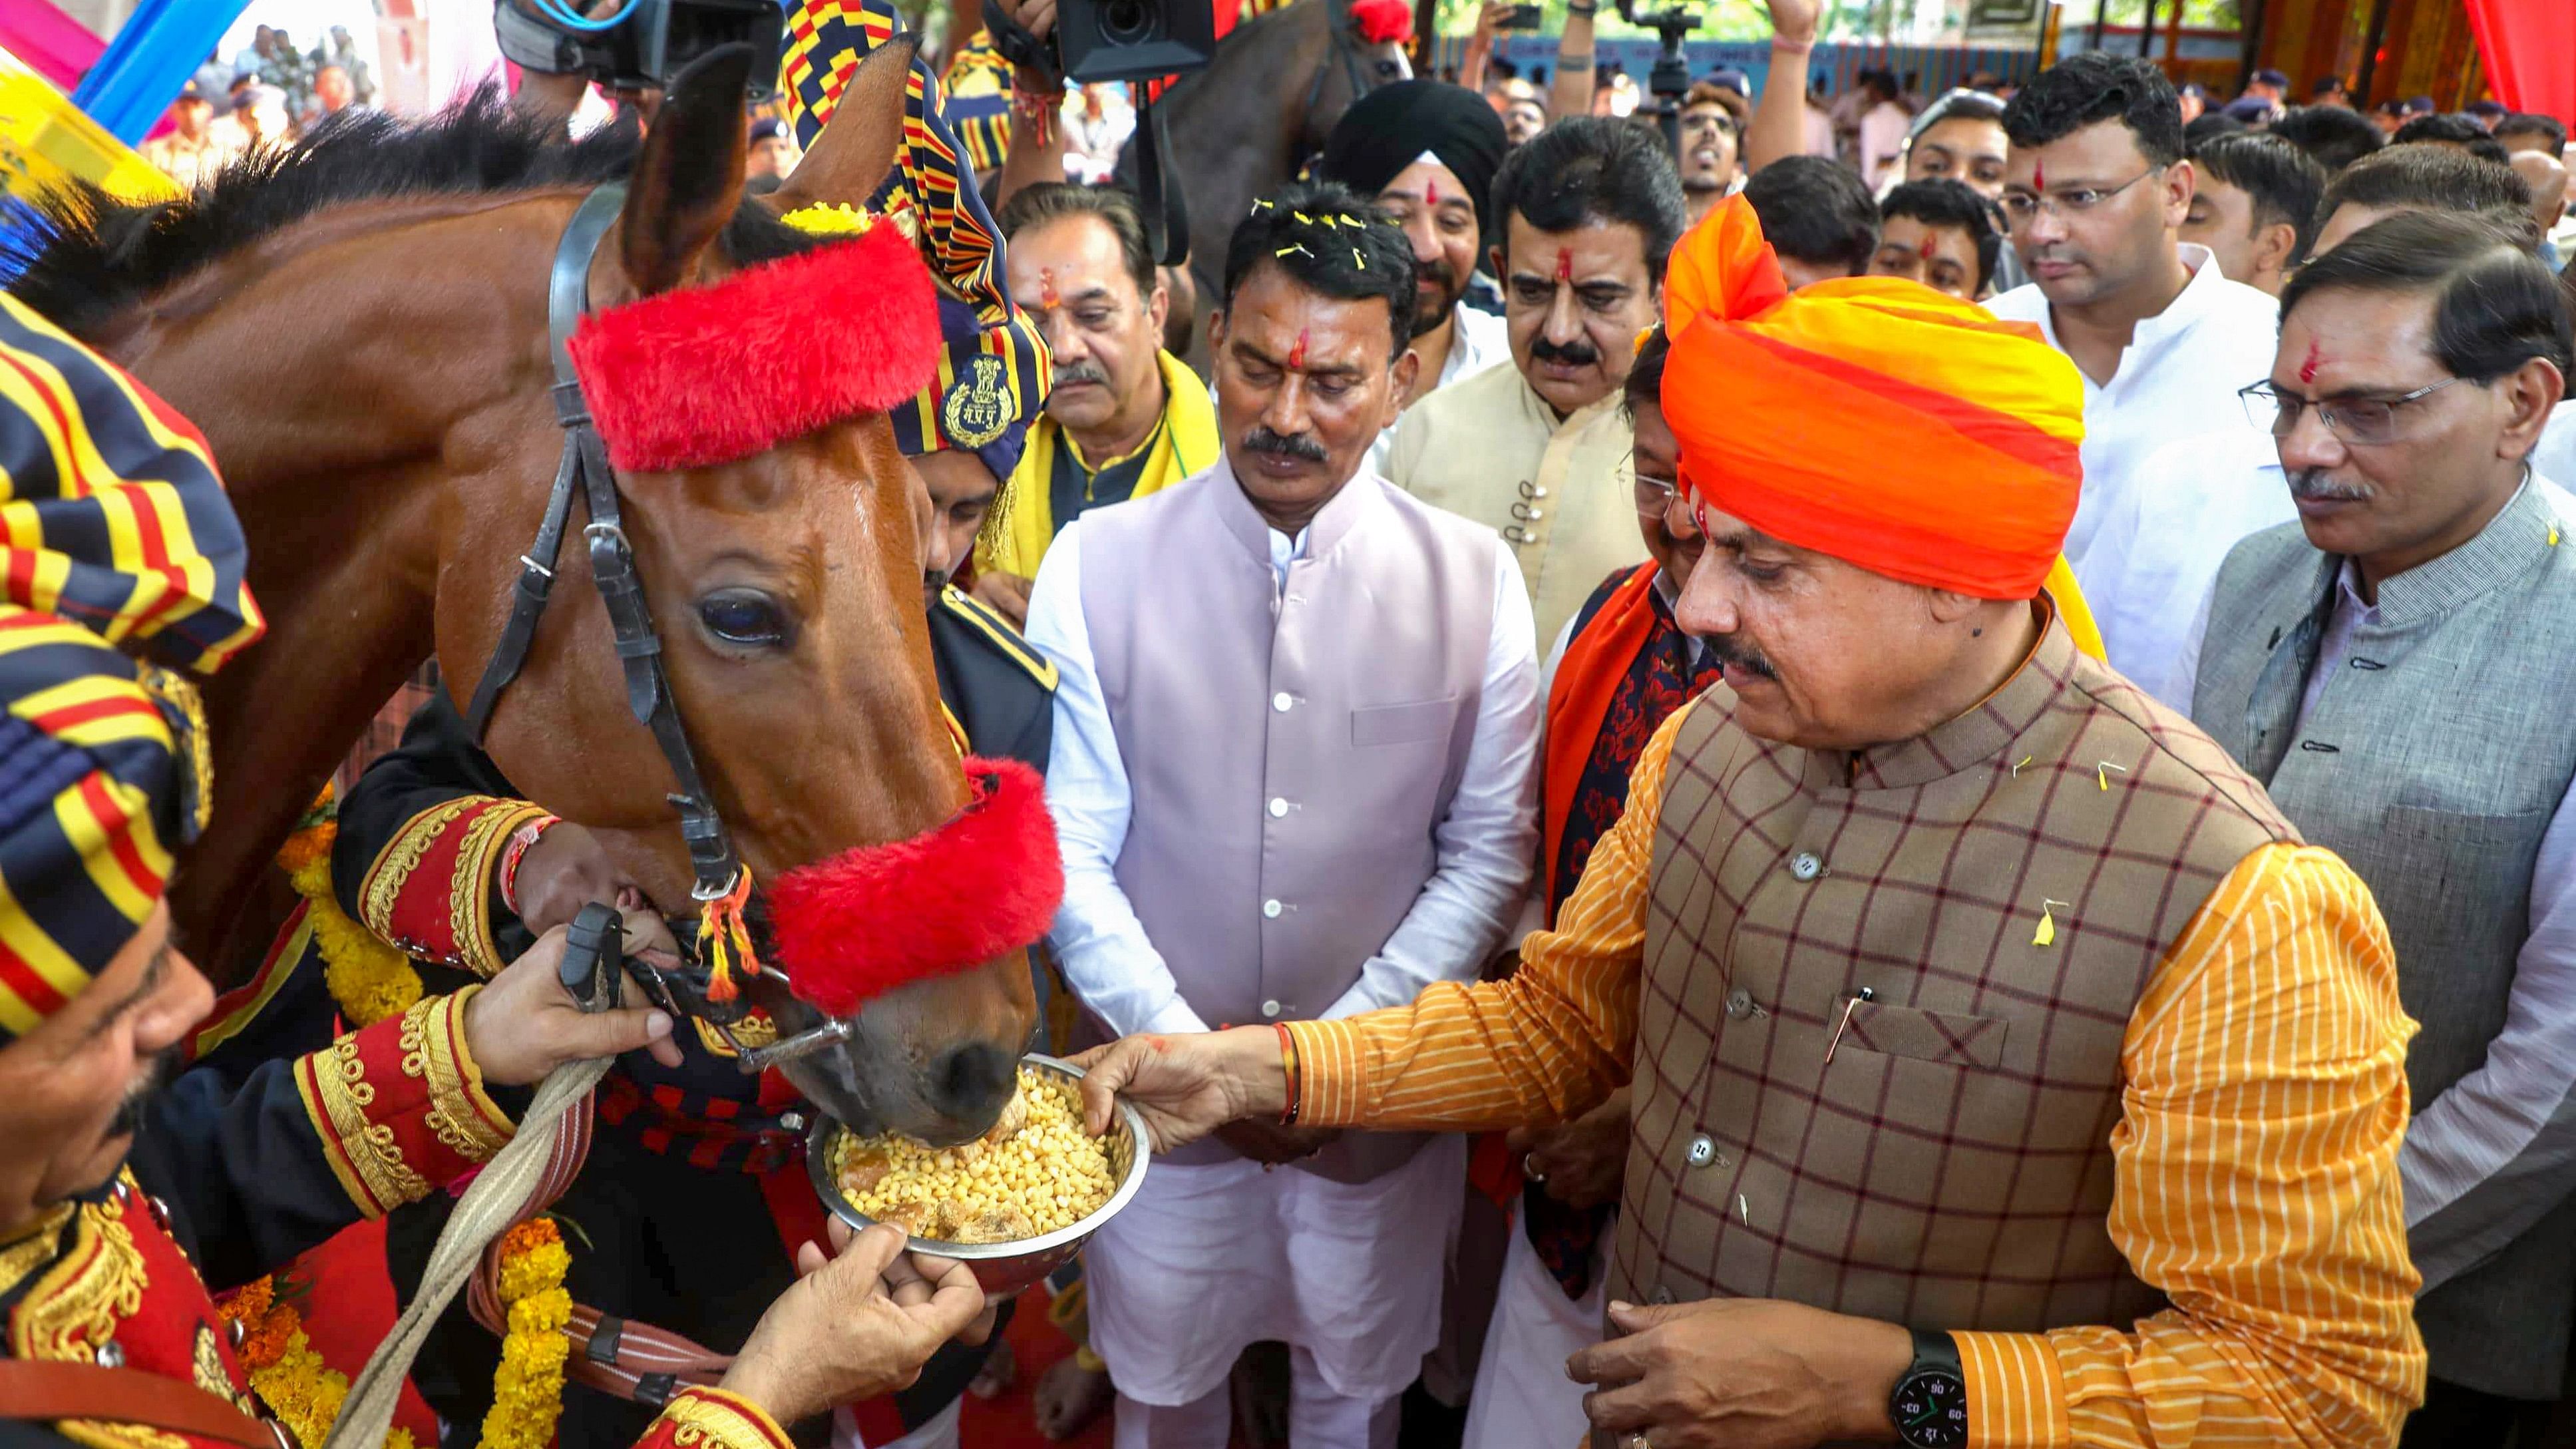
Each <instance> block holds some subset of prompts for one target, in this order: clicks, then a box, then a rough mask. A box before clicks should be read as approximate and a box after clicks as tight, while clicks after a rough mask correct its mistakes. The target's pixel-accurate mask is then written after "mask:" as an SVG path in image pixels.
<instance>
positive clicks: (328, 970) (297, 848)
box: [277, 790, 421, 1027]
mask: <svg viewBox="0 0 2576 1449" xmlns="http://www.w3.org/2000/svg"><path fill="white" fill-rule="evenodd" d="M339 834H340V820H339V809H338V805H337V803H336V802H335V801H334V800H333V799H332V798H331V793H330V792H329V791H328V790H325V791H324V792H323V794H322V798H321V799H320V800H318V801H316V802H315V803H314V807H313V809H312V810H311V811H309V812H308V813H307V814H306V815H305V817H304V819H303V821H302V822H300V823H299V824H298V825H297V827H296V830H295V833H294V834H293V835H290V836H288V837H287V839H286V844H285V845H283V846H281V847H279V849H278V852H277V863H278V866H279V867H280V868H281V869H283V870H284V871H285V872H286V874H287V878H288V879H289V880H291V881H293V882H294V883H295V893H296V894H297V895H300V896H302V897H304V901H305V913H304V919H305V920H306V921H308V922H310V923H311V924H312V927H313V940H314V942H315V944H317V945H318V946H320V947H321V948H322V984H323V985H324V986H326V987H328V988H329V989H330V992H331V999H332V1000H334V1001H336V1002H338V1003H340V1011H341V1013H342V1014H343V1015H345V1016H347V1017H348V1019H349V1024H350V1025H351V1026H353V1027H367V1026H373V1025H375V1024H376V1023H377V1022H380V1021H382V1020H384V1019H385V1018H386V1017H389V1016H395V1015H399V1014H400V1013H402V1012H405V1011H409V1010H410V1009H411V1008H412V1006H413V1004H414V1003H416V1002H418V1001H419V1000H420V996H421V983H420V972H419V970H418V969H416V968H415V967H413V965H412V964H411V958H410V957H408V956H405V955H404V954H403V953H402V952H400V951H397V950H395V949H394V948H393V947H392V946H389V945H387V944H386V943H385V942H384V941H383V940H382V939H380V938H379V937H378V936H377V935H376V933H375V932H373V931H370V930H368V929H367V928H366V927H364V926H361V925H359V924H358V923H357V922H356V921H353V920H351V919H349V914H348V912H346V911H343V910H341V909H340V899H339V897H338V896H337V895H336V894H334V893H333V891H332V889H331V844H332V842H333V841H334V840H337V839H338V838H339Z"/></svg>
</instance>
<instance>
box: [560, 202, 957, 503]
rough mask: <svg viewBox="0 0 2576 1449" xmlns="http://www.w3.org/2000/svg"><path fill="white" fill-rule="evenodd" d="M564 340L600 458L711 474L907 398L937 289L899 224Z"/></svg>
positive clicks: (932, 331)
mask: <svg viewBox="0 0 2576 1449" xmlns="http://www.w3.org/2000/svg"><path fill="white" fill-rule="evenodd" d="M568 346H569V350H570V352H571V354H572V361H573V369H574V371H575V372H576V373H578V374H579V375H580V378H581V388H582V392H583V394H584V396H585V397H586V398H587V399H588V400H589V403H590V410H591V417H592V419H593V421H594V422H596V423H597V425H598V427H599V435H600V437H601V438H602V439H604V440H605V441H606V442H607V444H608V460H609V462H611V463H612V464H614V465H616V466H617V467H619V468H623V469H630V470H646V471H656V470H667V469H675V468H704V467H712V466H714V465H715V464H718V463H730V462H733V461H735V460H736V459H740V458H748V457H750V456H752V455H753V454H755V453H764V452H767V451H768V450H769V449H771V448H773V447H776V446H777V445H778V444H779V443H781V442H783V441H785V440H786V439H789V438H794V437H801V436H803V435H804V434H806V433H810V432H813V431H815V430H816V429H818V428H823V427H827V426H829V425H831V424H833V423H837V422H841V421H844V420H846V419H849V418H854V417H859V416H862V415H864V414H868V413H882V412H886V411H888V410H890V409H892V408H894V407H895V406H896V405H897V404H899V403H901V402H903V401H904V400H905V399H907V398H909V397H911V396H912V395H913V394H914V393H916V392H918V391H920V390H921V386H922V384H923V383H924V382H926V381H927V380H928V379H929V378H930V377H931V375H932V374H933V372H934V371H936V369H937V368H938V365H939V312H938V305H937V294H936V291H935V289H934V288H933V287H932V286H931V282H930V273H929V272H928V271H927V270H926V269H925V268H924V267H923V266H922V264H921V257H920V256H919V254H918V253H916V252H915V251H914V250H913V249H912V245H911V243H910V242H908V241H907V240H906V239H905V238H904V235H903V233H902V231H901V230H900V229H898V228H896V227H892V226H885V225H874V226H866V227H865V228H864V229H863V230H861V231H859V232H858V233H857V234H856V235H854V236H852V237H851V238H850V239H849V240H847V241H836V242H832V243H830V244H828V245H826V246H823V247H820V248H818V249H816V250H814V251H810V252H804V253H800V254H798V255H796V256H792V257H786V258H783V259H781V260H778V261H774V262H763V263H761V264H759V265H757V266H750V267H745V268H743V269H742V270H741V271H739V272H736V273H734V274H733V275H732V276H730V277H727V278H725V279H724V280H723V281H720V282H717V283H715V284H714V285H713V286H707V287H688V288H683V289H681V290H679V291H674V292H664V293H662V294H661V295H659V296H654V297H645V298H643V299H641V300H638V301H634V302H628V303H625V304H624V305H622V306H616V307H609V308H605V309H603V310H601V311H597V312H593V313H590V314H589V315H588V316H585V317H584V318H582V320H581V325H580V327H578V328H577V329H575V330H574V332H573V335H572V340H571V342H570V344H569V345H568Z"/></svg>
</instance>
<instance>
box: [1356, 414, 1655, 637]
mask: <svg viewBox="0 0 2576 1449" xmlns="http://www.w3.org/2000/svg"><path fill="white" fill-rule="evenodd" d="M1629 446H1630V434H1629V427H1628V415H1627V413H1626V412H1624V411H1623V410H1622V409H1621V408H1620V405H1619V394H1617V393H1615V392H1614V393H1612V394H1611V395H1610V396H1608V397H1606V398H1603V399H1602V400H1601V401H1599V402H1597V403H1594V404H1592V405H1591V406H1590V407H1587V408H1583V409H1580V410H1578V411H1576V412H1575V413H1573V414H1572V415H1570V416H1568V417H1567V418H1566V419H1565V420H1564V421H1563V422H1561V423H1560V422H1558V421H1557V417H1556V410H1555V409H1553V408H1551V407H1549V406H1548V405H1547V400H1546V399H1544V398H1542V397H1540V396H1539V395H1538V394H1537V393H1536V392H1533V391H1531V389H1530V385H1529V383H1528V381H1527V380H1526V379H1524V378H1523V377H1522V376H1521V372H1520V369H1519V368H1517V367H1490V368H1487V369H1486V370H1485V371H1483V372H1480V373H1477V374H1476V375H1475V376H1473V377H1469V378H1465V379H1462V380H1460V381H1458V382H1454V383H1451V384H1450V385H1449V386H1447V387H1444V388H1441V389H1440V390H1439V391H1437V392H1435V393H1432V394H1431V395H1430V396H1428V397H1426V398H1424V399H1423V400H1422V401H1420V402H1418V403H1415V404H1414V405H1413V406H1412V407H1411V408H1410V409H1408V410H1407V411H1406V412H1405V414H1404V418H1403V421H1401V422H1399V423H1397V424H1396V425H1395V449H1394V453H1393V455H1392V456H1391V457H1390V458H1389V460H1388V466H1387V478H1388V481H1390V482H1392V483H1394V484H1395V486H1396V487H1398V488H1401V489H1403V490H1404V491H1405V492H1407V493H1410V494H1412V495H1413V496H1414V497H1416V498H1419V499H1421V500H1422V501H1423V502H1425V503H1428V504H1431V505H1432V506H1433V507H1436V508H1445V509H1447V510H1449V511H1450V512H1452V513H1457V514H1463V515H1464V516H1466V517H1468V518H1472V519H1474V520H1475V521H1477V522H1478V523H1481V524H1484V525H1485V526H1486V527H1488V528H1491V529H1493V530H1494V531H1496V532H1497V533H1500V534H1501V535H1502V536H1503V541H1504V542H1506V543H1508V544H1510V545H1511V546H1512V551H1513V553H1514V554H1516V555H1517V556H1518V558H1519V561H1520V566H1521V577H1522V578H1523V579H1524V580H1525V581H1526V582H1527V583H1528V585H1529V592H1530V608H1531V610H1532V612H1533V613H1534V614H1535V615H1536V616H1537V624H1538V639H1539V646H1540V648H1541V649H1542V650H1544V649H1545V648H1546V647H1547V645H1548V642H1549V641H1550V640H1552V639H1554V638H1555V637H1556V636H1557V634H1558V633H1559V632H1560V631H1562V630H1563V629H1564V628H1565V625H1566V623H1567V621H1569V620H1571V619H1572V618H1573V617H1574V616H1575V613H1576V612H1577V611H1578V610H1580V609H1581V608H1582V607H1583V601H1584V600H1585V599H1588V598H1590V597H1591V596H1592V591H1593V590H1594V589H1597V588H1599V587H1601V581H1602V580H1603V579H1604V578H1607V577H1608V576H1609V575H1610V574H1611V572H1612V571H1613V570H1616V569H1624V568H1627V567H1628V566H1630V565H1632V564H1637V563H1642V562H1644V561H1645V557H1646V540H1645V536H1644V534H1643V533H1641V532H1640V531H1639V529H1638V527H1637V500H1636V485H1635V483H1634V475H1633V474H1632V472H1631V471H1630V463H1629V457H1628V450H1629Z"/></svg>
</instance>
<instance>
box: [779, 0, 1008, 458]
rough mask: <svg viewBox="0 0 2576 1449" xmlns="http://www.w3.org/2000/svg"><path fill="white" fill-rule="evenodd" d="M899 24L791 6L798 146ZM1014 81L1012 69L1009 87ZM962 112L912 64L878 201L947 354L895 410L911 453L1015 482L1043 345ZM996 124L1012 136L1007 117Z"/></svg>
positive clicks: (787, 58) (790, 98) (863, 7)
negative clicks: (947, 457)
mask: <svg viewBox="0 0 2576 1449" xmlns="http://www.w3.org/2000/svg"><path fill="white" fill-rule="evenodd" d="M903 28H904V27H903V24H902V21H901V19H900V18H899V17H898V16H897V15H896V14H895V11H894V7H893V6H892V5H891V4H889V3H887V0H804V3H801V4H798V5H795V6H793V7H792V8H791V9H790V11H789V14H788V20H787V49H786V53H785V55H784V56H783V57H782V59H781V62H780V66H779V90H780V92H781V93H782V94H783V95H785V96H786V98H787V112H788V119H789V122H790V123H791V124H793V125H794V126H795V128H796V137H797V140H798V142H799V143H800V144H802V145H806V146H811V145H813V144H814V141H815V138H816V137H818V136H820V135H821V134H822V130H823V126H824V124H825V123H826V122H828V121H829V120H831V118H832V112H833V111H834V109H836V108H837V107H838V106H839V104H840V99H841V93H842V92H843V91H844V90H846V89H848V87H849V83H850V77H851V76H853V75H856V74H857V73H858V69H859V66H860V64H861V63H862V62H864V61H865V60H866V59H867V58H868V56H869V55H870V54H871V53H872V52H874V51H875V50H876V49H877V48H878V47H879V46H882V45H884V44H886V43H887V42H888V41H890V40H891V39H893V37H894V36H895V35H896V34H898V33H900V32H901V31H902V29H903ZM1008 81H1009V72H1008V68H1007V66H1006V67H1005V69H1004V72H1003V83H1004V86H1005V89H1007V86H1008ZM956 109H957V108H956V107H955V106H954V104H953V103H952V102H951V101H950V99H949V95H948V91H947V88H946V86H945V85H943V84H942V83H941V81H940V80H939V78H938V77H937V76H934V75H932V74H931V73H930V68H929V67H928V66H927V65H924V64H923V63H922V62H921V61H920V60H918V59H915V60H914V61H913V62H912V69H911V72H910V74H909V75H907V76H906V77H905V80H904V101H903V149H902V152H901V153H900V154H899V155H898V156H897V157H896V164H895V170H894V174H893V175H891V176H889V177H887V178H886V184H885V186H884V188H883V189H882V190H880V191H879V192H878V194H877V195H876V196H875V197H874V198H873V199H872V205H873V206H874V208H875V209H876V210H877V211H879V212H881V213H883V214H884V215H886V216H888V217H890V218H892V219H893V220H894V221H895V223H896V224H897V225H899V226H902V227H903V228H905V229H906V230H907V231H908V232H910V233H911V234H912V236H913V237H914V240H915V241H916V242H917V243H918V244H919V246H920V248H921V255H922V260H923V261H924V262H926V263H928V265H929V267H930V270H931V274H932V275H933V276H934V277H936V278H937V279H938V281H939V289H940V298H939V329H940V343H941V350H940V355H939V361H938V371H937V375H936V376H935V377H933V378H932V379H931V383H930V386H929V387H927V388H924V389H922V391H921V392H920V393H919V394H918V395H917V396H915V397H914V398H912V399H911V400H910V401H909V402H907V403H904V404H902V405H900V406H897V407H895V408H893V409H891V410H890V411H891V417H892V421H893V423H894V433H895V442H896V444H897V446H899V447H901V448H902V449H903V451H904V453H905V455H906V456H908V457H919V456H921V455H922V454H924V453H936V452H939V451H941V450H943V449H950V448H955V449H961V450H964V451H967V452H971V453H973V454H975V455H976V456H977V457H979V458H981V459H982V460H983V461H984V466H986V467H987V468H990V469H992V470H993V476H994V477H995V478H1008V477H1010V476H1011V469H1012V467H1013V466H1014V465H1016V464H1017V463H1018V462H1019V459H1020V451H1021V448H1022V446H1023V444H1024V441H1025V438H1026V434H1027V429H1028V424H1029V420H1030V419H1031V418H1033V417H1035V416H1036V414H1037V411H1038V409H1039V408H1040V407H1042V406H1043V405H1044V404H1045V402H1046V393H1047V385H1048V379H1049V370H1048V358H1047V348H1046V343H1045V341H1044V340H1043V339H1042V338H1040V337H1039V336H1038V333H1037V329H1036V328H1034V327H1032V326H1031V325H1030V324H1029V320H1028V318H1027V317H1026V316H1025V315H1024V314H1022V313H1021V311H1020V309H1019V308H1018V307H1016V306H1014V305H1013V304H1012V302H1011V297H1010V293H1009V291H1008V290H1007V289H1006V288H1005V287H1004V286H1003V285H1002V240H1001V228H1000V227H998V226H996V225H994V223H993V215H992V213H991V212H990V211H989V210H987V209H986V208H985V205H984V199H983V197H982V195H981V194H980V193H978V192H977V191H976V189H975V176H974V173H975V171H976V170H977V169H979V168H982V167H983V166H984V163H983V162H982V161H981V160H979V159H977V158H976V157H975V156H974V154H973V152H972V150H971V148H970V147H969V146H968V145H967V143H966V142H965V141H963V140H961V139H960V132H959V129H958V127H957V126H956V125H955V124H954V121H955V119H956V118H955V114H954V113H955V111H956ZM1001 119H1002V123H1003V125H1004V127H1005V130H1004V131H1003V134H1004V135H1007V134H1008V132H1007V125H1008V120H1009V118H1008V115H1007V113H1006V114H1004V115H1003V117H1002V118H1001ZM991 164H992V165H996V166H998V165H1000V164H1001V163H1000V161H999V160H998V159H996V160H994V161H993V162H992V163H991ZM787 220H788V221H789V222H790V223H794V222H795V221H796V216H795V214H793V213H790V214H789V216H788V217H787Z"/></svg>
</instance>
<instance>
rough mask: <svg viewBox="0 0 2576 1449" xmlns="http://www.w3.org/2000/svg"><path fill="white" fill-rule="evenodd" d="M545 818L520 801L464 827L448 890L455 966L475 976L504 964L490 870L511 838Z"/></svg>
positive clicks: (497, 808) (494, 971) (488, 812)
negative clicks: (496, 929)
mask: <svg viewBox="0 0 2576 1449" xmlns="http://www.w3.org/2000/svg"><path fill="white" fill-rule="evenodd" d="M545 813H546V812H545V811H544V810H542V809H540V808H538V807H537V806H534V805H531V804H529V803H528V802H526V801H524V800H512V801H508V802H506V803H500V804H496V805H495V806H494V808H492V809H489V810H486V811H484V812H483V813H482V814H480V815H477V816H475V817H474V820H473V823H471V824H469V825H467V826H466V827H465V839H464V841H463V843H461V844H459V845H458V846H457V847H456V870H455V873H454V876H453V878H452V879H450V880H449V882H448V888H447V929H448V934H449V935H451V936H452V937H454V938H455V941H456V955H457V960H456V962H455V964H456V965H459V966H463V967H465V968H466V969H468V970H470V971H472V972H473V973H474V974H475V975H477V976H487V977H488V976H492V975H495V974H497V973H498V972H499V971H500V969H501V967H502V966H503V965H505V964H506V963H505V962H503V961H502V960H501V948H500V947H499V946H498V945H497V944H495V943H494V942H493V940H492V867H493V865H494V863H495V860H496V858H497V857H498V856H499V855H500V853H501V851H502V850H503V849H504V848H505V847H507V846H508V845H509V843H510V836H511V835H512V834H513V833H514V832H516V831H517V830H518V828H519V827H520V826H522V825H525V824H526V823H528V822H529V821H531V820H534V819H536V818H537V817H538V816H540V815H543V814H545Z"/></svg>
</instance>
